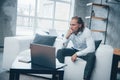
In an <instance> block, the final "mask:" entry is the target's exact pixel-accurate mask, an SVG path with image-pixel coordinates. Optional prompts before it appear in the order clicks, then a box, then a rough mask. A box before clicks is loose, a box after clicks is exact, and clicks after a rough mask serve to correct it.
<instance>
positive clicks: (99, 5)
mask: <svg viewBox="0 0 120 80" xmlns="http://www.w3.org/2000/svg"><path fill="white" fill-rule="evenodd" d="M91 5H94V6H98V7H109V6H108V5H105V4H98V3H88V4H87V6H91Z"/></svg>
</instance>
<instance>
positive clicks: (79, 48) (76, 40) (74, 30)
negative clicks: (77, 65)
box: [57, 16, 95, 80]
mask: <svg viewBox="0 0 120 80" xmlns="http://www.w3.org/2000/svg"><path fill="white" fill-rule="evenodd" d="M70 40H71V41H72V43H73V47H72V48H66V47H67V45H68V43H69V41H70ZM94 51H95V43H94V40H93V38H92V36H91V31H90V30H89V29H88V28H87V27H85V26H84V22H83V20H82V19H81V17H78V16H75V17H72V19H71V22H70V28H69V30H68V32H67V34H66V37H65V41H64V43H63V48H62V49H59V50H58V52H57V58H58V60H59V61H60V62H61V63H64V58H65V56H71V60H72V61H73V62H75V61H76V59H77V57H79V58H82V59H84V60H86V61H87V64H86V67H85V71H84V80H90V77H91V74H92V70H93V67H94V63H95V53H94Z"/></svg>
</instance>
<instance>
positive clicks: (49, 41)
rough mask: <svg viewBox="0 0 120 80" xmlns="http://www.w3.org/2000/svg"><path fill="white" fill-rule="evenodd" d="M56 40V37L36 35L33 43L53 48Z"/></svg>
mask: <svg viewBox="0 0 120 80" xmlns="http://www.w3.org/2000/svg"><path fill="white" fill-rule="evenodd" d="M55 40H56V36H47V35H40V34H36V35H35V38H34V40H33V43H35V44H42V45H48V46H53V45H54V42H55Z"/></svg>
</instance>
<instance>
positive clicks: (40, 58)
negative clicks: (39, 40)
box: [30, 44, 66, 69]
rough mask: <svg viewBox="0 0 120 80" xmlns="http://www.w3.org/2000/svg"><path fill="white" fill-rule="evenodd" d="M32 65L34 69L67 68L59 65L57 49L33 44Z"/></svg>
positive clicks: (31, 48)
mask: <svg viewBox="0 0 120 80" xmlns="http://www.w3.org/2000/svg"><path fill="white" fill-rule="evenodd" d="M30 50H31V64H32V68H36V67H37V68H38V67H44V68H50V69H60V68H63V67H64V66H66V64H62V63H59V61H57V60H56V56H55V47H53V46H47V45H41V44H31V45H30Z"/></svg>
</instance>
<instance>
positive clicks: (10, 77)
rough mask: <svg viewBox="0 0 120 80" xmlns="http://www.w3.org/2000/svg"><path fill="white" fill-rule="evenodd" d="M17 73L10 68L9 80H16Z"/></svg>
mask: <svg viewBox="0 0 120 80" xmlns="http://www.w3.org/2000/svg"><path fill="white" fill-rule="evenodd" d="M14 77H15V73H14V72H13V71H12V70H11V69H10V74H9V80H14V79H15V78H14Z"/></svg>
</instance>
